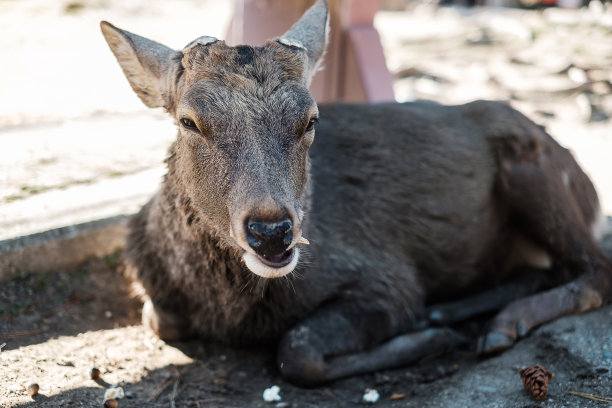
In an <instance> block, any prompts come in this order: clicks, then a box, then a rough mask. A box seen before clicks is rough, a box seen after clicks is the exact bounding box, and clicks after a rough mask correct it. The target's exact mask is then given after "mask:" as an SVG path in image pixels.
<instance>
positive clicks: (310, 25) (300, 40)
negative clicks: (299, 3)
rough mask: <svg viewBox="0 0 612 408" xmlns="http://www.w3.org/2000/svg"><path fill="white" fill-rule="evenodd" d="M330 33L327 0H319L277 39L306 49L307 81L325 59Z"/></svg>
mask: <svg viewBox="0 0 612 408" xmlns="http://www.w3.org/2000/svg"><path fill="white" fill-rule="evenodd" d="M328 35H329V11H328V9H327V2H326V1H325V0H319V1H317V2H316V3H315V4H314V5H313V6H312V7H310V8H309V9H308V10H307V11H306V13H304V15H303V16H302V17H301V18H300V19H299V20H298V21H297V22H296V23H295V24H293V26H292V27H291V28H290V29H289V31H287V32H286V33H285V34H284V35H282V36H281V37H279V38H277V39H276V41H278V42H280V43H281V44H284V45H287V46H290V47H298V48H303V49H305V50H306V54H307V56H308V61H307V67H306V69H307V72H306V82H307V84H309V83H310V79H311V78H312V76H313V75H314V73H315V72H316V71H317V68H318V67H319V65H320V64H321V61H322V60H323V54H325V47H326V45H327V38H328Z"/></svg>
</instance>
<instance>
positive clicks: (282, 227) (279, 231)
mask: <svg viewBox="0 0 612 408" xmlns="http://www.w3.org/2000/svg"><path fill="white" fill-rule="evenodd" d="M292 227H293V224H292V222H291V220H289V219H284V220H281V221H278V222H265V221H255V220H248V221H247V222H246V225H245V229H246V238H247V242H248V243H249V245H250V246H251V248H253V249H254V250H255V252H257V253H258V254H259V255H261V256H264V257H272V256H274V255H279V254H283V253H284V252H285V251H286V250H287V248H288V247H289V245H290V244H291V241H292V240H293V230H292Z"/></svg>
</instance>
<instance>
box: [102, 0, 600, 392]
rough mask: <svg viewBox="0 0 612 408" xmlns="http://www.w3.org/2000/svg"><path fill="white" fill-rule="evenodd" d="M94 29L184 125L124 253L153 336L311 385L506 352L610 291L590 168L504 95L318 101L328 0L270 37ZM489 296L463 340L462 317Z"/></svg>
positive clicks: (139, 90) (151, 100) (147, 100)
mask: <svg viewBox="0 0 612 408" xmlns="http://www.w3.org/2000/svg"><path fill="white" fill-rule="evenodd" d="M101 30H102V33H103V35H104V37H105V39H106V42H107V43H108V45H109V47H110V49H111V51H112V52H113V54H114V55H115V57H116V59H117V61H118V63H119V65H120V67H121V69H122V70H123V72H124V74H125V76H126V77H127V79H128V82H129V84H130V85H131V87H132V89H133V90H134V91H135V93H136V94H137V95H138V97H139V98H140V99H141V100H142V102H144V104H145V105H146V106H148V107H151V108H159V107H163V108H164V109H165V110H166V111H167V112H168V114H169V115H170V116H171V117H172V118H174V120H175V121H176V124H177V127H178V133H177V137H176V139H175V141H174V142H173V144H172V145H171V147H170V148H169V153H168V157H167V159H166V163H167V174H166V175H165V177H164V179H163V181H162V183H161V187H160V189H159V191H158V192H157V193H156V194H155V195H154V196H153V198H152V199H151V200H150V201H149V202H148V203H147V204H145V205H144V207H143V208H142V209H141V210H140V211H139V212H138V213H137V214H135V215H133V216H132V218H131V220H130V221H129V224H128V236H127V242H126V247H125V251H124V252H125V257H126V260H127V262H128V264H129V265H130V268H131V270H133V276H134V279H135V281H137V282H138V283H139V284H140V285H142V287H143V289H144V292H145V294H144V300H143V303H144V305H143V310H142V319H143V323H144V325H145V326H147V327H149V328H151V329H152V330H153V331H154V332H155V333H156V334H157V335H158V336H159V337H160V338H161V339H164V340H180V339H188V338H200V339H203V340H204V341H213V342H221V343H223V344H227V345H230V346H246V347H248V346H255V345H264V346H270V347H274V350H275V352H276V360H275V361H276V366H277V368H278V370H279V373H280V375H281V377H282V378H283V379H285V380H286V381H288V382H290V383H294V384H297V385H300V386H305V387H311V386H319V385H321V384H325V383H329V382H331V381H334V380H337V379H340V378H345V377H349V376H355V375H360V374H364V373H369V372H374V371H378V370H383V369H389V368H394V367H401V366H407V365H410V364H413V363H415V362H417V361H419V360H420V359H422V358H424V357H426V356H430V355H433V354H438V353H442V352H445V351H448V350H451V349H453V348H456V347H460V346H462V345H465V343H466V341H467V342H472V343H471V344H472V346H473V347H474V348H475V350H476V352H478V353H482V354H484V355H487V354H490V353H496V352H500V351H502V350H505V349H507V348H509V347H511V346H512V345H513V344H514V343H515V342H516V341H518V340H519V339H520V338H522V337H525V336H526V335H528V334H529V332H530V331H532V329H534V328H535V327H537V326H540V325H542V324H544V323H547V322H550V321H552V320H555V319H557V318H559V317H562V316H565V315H568V314H574V313H581V312H586V311H589V310H594V309H597V308H599V307H601V306H602V305H604V304H606V303H608V302H610V300H611V299H612V265H611V264H610V261H609V260H608V259H607V258H606V257H605V255H604V254H603V253H602V252H601V249H600V248H599V246H598V242H597V240H598V229H599V228H600V227H599V226H600V225H601V220H602V215H601V214H602V211H601V206H600V203H599V200H598V196H597V192H596V190H595V187H594V185H593V184H592V182H591V181H590V180H589V178H588V176H587V175H586V174H585V172H584V171H583V170H582V169H581V167H580V166H579V165H578V163H577V162H576V160H575V159H574V157H573V156H572V154H571V152H570V151H569V150H567V149H566V148H564V147H562V146H561V145H560V144H559V143H558V142H556V141H555V140H554V139H553V137H552V136H550V135H549V134H548V133H547V132H546V130H545V129H544V128H543V127H542V126H539V125H537V124H535V123H534V122H532V121H531V120H530V119H528V118H527V117H526V116H524V115H523V114H521V113H519V112H518V111H516V110H514V109H513V108H512V107H511V106H510V105H509V104H507V103H504V102H496V101H482V100H479V101H474V102H470V103H467V104H463V105H456V106H445V105H441V104H437V103H434V102H428V101H416V102H409V103H396V102H389V103H379V104H349V103H330V104H320V105H318V104H317V103H316V102H315V100H314V98H313V96H312V95H311V94H310V92H309V91H308V87H309V84H310V81H311V78H312V77H313V75H314V74H315V72H316V71H317V70H318V69H319V67H320V64H321V61H322V59H323V55H324V52H325V47H326V42H327V37H328V32H329V15H328V8H327V4H326V2H325V0H318V1H317V2H316V3H315V4H314V5H313V6H312V7H311V8H310V9H308V10H307V11H306V12H305V14H304V15H303V16H302V17H301V18H300V19H299V20H298V21H297V22H295V24H294V25H293V26H292V27H291V28H290V29H289V30H288V31H287V32H286V33H285V34H284V35H282V36H280V37H278V38H273V39H270V40H268V41H267V42H266V43H265V44H264V45H262V46H249V45H239V46H228V45H227V44H226V43H225V42H224V41H222V40H218V39H217V38H214V37H208V36H203V37H199V38H197V39H195V40H194V41H192V42H190V43H189V44H187V45H186V46H185V47H184V48H183V49H182V50H180V51H178V50H174V49H171V48H169V47H166V46H164V45H162V44H160V43H157V42H155V41H152V40H149V39H147V38H144V37H141V36H138V35H136V34H132V33H130V32H128V31H125V30H122V29H119V28H117V27H115V26H113V25H111V24H110V23H108V22H105V21H102V22H101ZM483 313H489V314H490V315H491V316H492V317H491V319H490V321H489V324H488V325H487V326H486V328H485V329H484V330H483V331H482V333H480V334H479V335H476V336H474V337H473V338H472V339H466V336H464V335H462V334H461V333H459V332H458V331H457V330H455V329H454V328H453V325H454V324H457V323H459V322H464V321H469V319H472V318H474V317H475V316H482V314H483Z"/></svg>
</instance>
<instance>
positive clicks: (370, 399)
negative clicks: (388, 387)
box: [361, 388, 380, 404]
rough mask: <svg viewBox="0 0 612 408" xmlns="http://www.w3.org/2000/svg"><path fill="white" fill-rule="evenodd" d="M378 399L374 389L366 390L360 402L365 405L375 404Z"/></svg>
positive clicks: (378, 395) (378, 396)
mask: <svg viewBox="0 0 612 408" xmlns="http://www.w3.org/2000/svg"><path fill="white" fill-rule="evenodd" d="M379 399H380V394H379V393H378V391H376V390H375V389H369V388H368V389H366V390H365V394H363V397H361V400H362V401H363V402H365V403H367V404H376V403H377V402H378V400H379Z"/></svg>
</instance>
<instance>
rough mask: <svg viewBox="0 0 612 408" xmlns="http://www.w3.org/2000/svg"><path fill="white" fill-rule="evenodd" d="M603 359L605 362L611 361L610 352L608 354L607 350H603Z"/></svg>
mask: <svg viewBox="0 0 612 408" xmlns="http://www.w3.org/2000/svg"><path fill="white" fill-rule="evenodd" d="M603 358H604V359H605V360H612V352H610V351H608V350H605V351H604V352H603Z"/></svg>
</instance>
